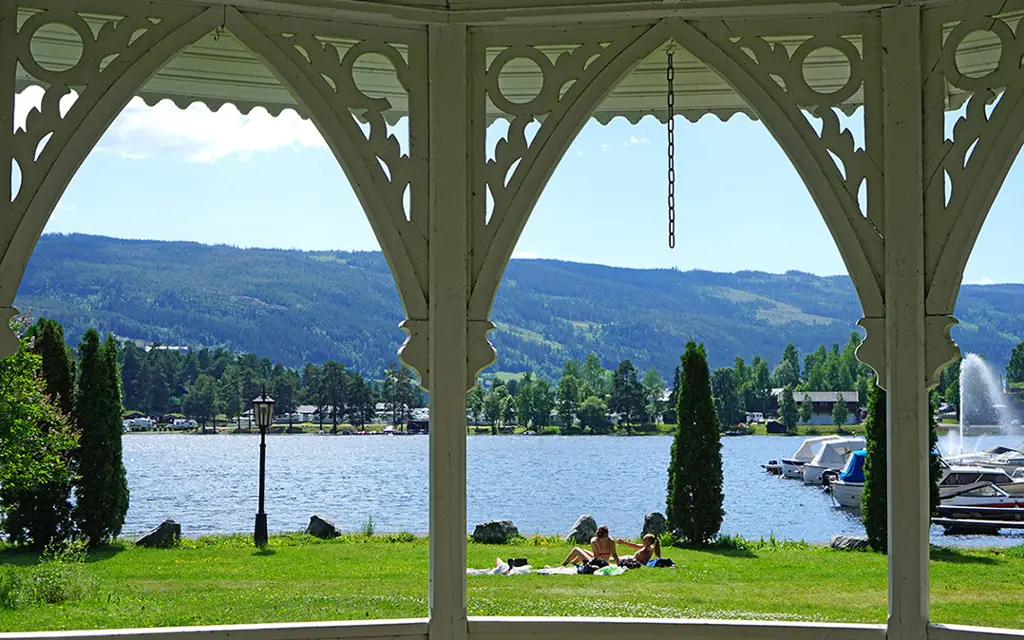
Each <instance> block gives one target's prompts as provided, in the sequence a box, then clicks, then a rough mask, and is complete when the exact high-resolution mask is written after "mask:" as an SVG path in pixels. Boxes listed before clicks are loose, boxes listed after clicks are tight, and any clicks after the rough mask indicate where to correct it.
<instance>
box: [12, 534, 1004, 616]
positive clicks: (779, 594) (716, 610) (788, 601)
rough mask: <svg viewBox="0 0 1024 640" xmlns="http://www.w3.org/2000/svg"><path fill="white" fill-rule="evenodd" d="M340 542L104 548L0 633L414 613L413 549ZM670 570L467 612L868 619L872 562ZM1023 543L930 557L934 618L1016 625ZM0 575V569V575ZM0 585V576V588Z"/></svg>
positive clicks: (770, 551) (878, 593)
mask: <svg viewBox="0 0 1024 640" xmlns="http://www.w3.org/2000/svg"><path fill="white" fill-rule="evenodd" d="M403 540H405V541H402V542H386V541H382V540H381V539H380V538H377V539H366V538H361V537H358V536H350V537H347V538H345V539H341V540H337V541H332V542H329V543H322V542H311V541H310V539H309V538H306V537H304V536H287V537H275V538H273V539H272V541H271V546H270V547H269V549H268V550H267V551H265V552H259V551H256V550H254V549H252V548H251V547H249V546H248V545H247V543H246V540H245V539H244V538H242V537H237V538H230V539H224V538H221V539H215V540H213V541H199V542H196V541H187V542H186V545H185V546H184V547H183V548H179V549H172V550H142V549H133V548H130V547H126V548H111V549H106V550H102V551H98V552H94V553H93V554H92V555H91V556H90V558H89V560H88V561H87V562H86V563H85V565H84V566H82V567H80V569H79V571H80V573H81V574H82V577H83V578H84V580H85V581H86V583H87V584H88V585H89V588H88V592H87V595H86V596H85V597H84V598H82V599H79V600H77V601H73V602H68V603H64V604H60V605H48V604H36V605H32V606H22V607H18V608H14V609H11V608H2V607H0V631H35V630H58V629H86V628H116V627H148V626H172V625H174V626H178V625H199V624H232V623H256V622H295V621H313V620H356V619H367V618H398V617H423V616H425V615H426V613H427V557H428V554H427V551H428V548H427V541H426V540H424V539H411V538H410V537H406V538H403ZM567 551H568V546H567V545H565V544H564V543H559V544H555V543H553V541H552V540H551V539H545V540H539V541H532V542H531V541H526V542H523V543H520V544H518V545H514V546H485V545H476V544H470V545H469V550H468V556H469V565H470V566H473V567H487V566H492V565H493V563H494V560H495V558H496V557H501V558H507V557H510V556H516V557H527V558H528V559H529V560H530V562H531V564H532V565H534V566H543V565H545V564H555V563H557V562H559V561H561V559H562V557H563V556H564V555H565V553H566V552H567ZM665 555H667V556H669V557H671V558H673V559H674V560H675V561H676V563H678V564H679V565H680V566H679V568H678V569H675V570H672V569H646V568H645V569H640V570H637V571H631V572H628V573H626V574H625V575H623V576H618V577H608V578H604V577H594V576H576V575H572V576H539V575H528V576H469V577H468V578H467V580H468V589H469V600H468V602H469V613H470V615H478V616H481V615H482V616H486V615H503V616H505V615H550V616H640V617H685V618H694V617H701V618H758V619H772V620H809V621H835V622H841V621H845V622H873V623H881V622H884V621H885V617H886V584H885V573H886V566H885V557H884V556H882V555H879V554H873V553H850V552H836V551H831V550H828V549H824V548H820V547H810V546H801V545H791V544H790V545H781V546H778V547H770V546H762V545H756V544H754V545H750V546H748V547H747V548H746V549H720V550H711V551H694V550H686V549H677V548H671V549H666V550H665ZM36 560H37V558H36V556H34V555H30V554H25V553H20V552H17V551H13V550H7V551H3V552H0V562H2V563H3V565H5V567H4V568H3V569H4V570H6V571H15V572H18V573H20V574H23V575H28V573H29V572H31V571H33V570H34V568H33V565H34V563H35V562H36ZM1022 572H1024V548H1018V549H1014V550H1012V551H1009V552H1000V551H992V550H978V551H963V552H950V551H944V550H936V551H935V552H933V561H932V585H933V587H932V600H933V601H932V612H933V619H934V620H935V621H937V622H944V623H958V624H974V625H986V626H1001V627H1010V628H1018V629H1019V628H1024V606H1022V605H1024V581H1022V580H1021V578H1020V576H1021V575H1022ZM0 574H2V571H0ZM0 582H2V580H0Z"/></svg>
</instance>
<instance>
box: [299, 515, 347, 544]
mask: <svg viewBox="0 0 1024 640" xmlns="http://www.w3.org/2000/svg"><path fill="white" fill-rule="evenodd" d="M306 533H308V534H309V535H311V536H313V537H314V538H321V539H323V540H330V539H331V538H337V537H338V536H340V535H341V532H340V531H338V528H337V527H335V526H334V523H333V522H331V521H330V520H328V519H327V518H321V517H320V516H318V515H314V516H312V517H311V518H310V519H309V526H307V527H306Z"/></svg>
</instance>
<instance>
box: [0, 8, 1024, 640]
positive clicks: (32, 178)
mask: <svg viewBox="0 0 1024 640" xmlns="http://www.w3.org/2000/svg"><path fill="white" fill-rule="evenodd" d="M1022 14H1024V1H1022V0H888V1H881V0H376V1H371V0H0V136H2V138H0V140H2V144H0V154H2V157H0V164H3V166H5V167H6V166H12V167H15V168H17V173H18V174H19V175H20V184H17V188H16V189H13V188H12V187H14V186H15V184H12V183H11V172H9V171H8V170H6V169H4V170H3V171H0V192H2V193H8V192H13V195H12V198H10V199H7V198H3V199H0V236H2V239H0V247H2V248H3V249H2V250H3V254H2V259H0V308H3V309H4V310H5V312H6V314H7V317H10V316H13V315H14V314H15V313H16V311H15V310H14V309H13V308H12V305H13V302H14V298H15V293H16V291H17V289H18V285H19V283H20V281H21V278H22V275H23V273H24V270H25V266H26V264H27V263H28V260H29V257H30V255H31V253H32V251H33V248H34V246H35V244H36V241H37V239H38V238H39V236H40V234H41V233H42V231H43V228H44V227H45V225H46V222H47V219H48V218H49V216H50V214H51V212H52V211H53V209H54V207H55V206H56V204H57V202H58V200H59V199H60V197H61V194H62V193H63V191H64V189H65V188H66V187H67V185H68V182H69V180H70V179H71V177H72V176H73V175H74V173H75V171H76V169H77V168H78V167H79V165H80V164H81V163H82V161H83V160H84V159H85V157H86V156H87V154H88V153H89V152H90V150H91V149H92V148H93V146H94V145H95V144H96V142H97V140H98V139H99V138H100V137H101V136H102V135H103V133H104V131H105V130H106V129H107V127H108V126H109V125H110V123H111V122H112V120H113V119H114V118H115V117H116V116H117V114H118V113H119V112H120V111H121V109H122V108H124V106H125V105H126V104H127V103H128V101H129V100H130V99H132V97H134V96H141V97H142V98H143V99H144V100H146V101H147V102H149V103H155V102H156V101H159V100H162V99H170V100H173V101H174V102H175V103H176V104H178V105H182V106H184V105H187V104H190V103H192V102H195V101H200V102H204V103H205V104H207V105H209V106H210V107H211V108H217V107H219V106H220V105H222V104H225V103H231V104H234V105H236V106H237V107H238V108H239V109H241V110H242V111H247V110H249V109H251V108H253V107H255V106H261V107H265V108H266V109H268V110H269V111H270V112H271V113H277V112H279V111H281V110H282V109H286V108H287V109H295V110H297V111H298V112H299V113H300V114H302V115H304V116H306V117H308V118H310V119H311V120H312V121H313V122H314V123H315V124H316V126H317V127H318V128H319V130H320V132H321V133H322V134H323V136H324V138H325V139H326V141H327V143H328V144H329V146H330V148H331V149H332V151H333V153H334V155H335V157H336V158H337V160H338V163H339V164H340V165H341V167H342V169H343V170H344V171H345V173H346V174H347V176H348V178H349V180H350V181H351V183H352V186H353V188H354V190H355V192H356V194H357V195H358V197H359V199H360V201H361V203H362V205H363V208H364V210H365V212H366V215H367V217H368V218H369V220H370V223H371V225H372V227H373V230H374V232H375V233H376V236H377V238H378V240H379V241H380V245H381V247H382V248H383V251H384V254H385V256H386V257H387V260H388V263H389V265H390V267H391V270H392V273H393V274H394V277H395V281H396V283H397V286H398V290H399V292H400V295H401V298H402V302H403V304H404V307H405V312H406V318H407V319H406V320H405V322H404V323H403V327H404V328H405V330H406V331H407V332H408V339H407V341H406V343H405V345H404V346H403V347H402V351H401V356H402V359H403V360H404V361H405V362H406V363H407V364H409V365H410V366H412V367H414V368H415V369H416V370H417V371H419V373H420V375H421V376H422V380H423V383H424V386H425V387H427V388H429V390H430V392H431V393H430V401H431V406H430V412H431V416H432V417H433V424H432V428H431V431H430V598H429V618H428V619H424V620H408V621H389V622H380V623H364V622H357V623H321V624H299V625H257V626H252V627H225V628H206V629H202V628H199V629H194V630H176V631H167V632H164V631H159V632H158V631H148V632H145V633H143V632H124V635H138V636H142V635H145V636H146V637H148V638H156V637H158V636H168V637H170V636H175V637H177V636H188V637H195V638H199V637H204V638H205V637H210V638H229V637H231V638H254V639H255V638H259V639H261V640H269V639H272V638H289V639H296V640H297V639H302V638H342V637H382V636H387V637H396V638H414V637H415V638H425V637H427V636H429V637H430V638H431V640H440V639H442V638H444V639H447V638H456V639H464V638H466V637H467V636H472V637H474V638H493V639H495V640H497V639H498V638H502V639H513V638H528V637H529V638H536V637H552V638H554V637H563V636H564V637H595V636H596V637H612V636H624V637H683V638H694V639H696V638H701V639H705V638H707V639H711V638H714V639H723V640H724V639H725V638H734V637H736V638H743V637H750V638H758V639H761V640H776V639H777V640H811V639H818V638H831V639H833V640H881V639H882V638H883V636H887V637H888V638H890V639H891V640H925V639H926V638H929V639H930V640H955V639H956V638H970V637H974V638H982V637H985V638H995V637H1005V638H1011V637H1013V638H1018V639H1019V638H1021V637H1022V636H1024V634H1021V633H1020V632H1012V631H1005V630H1002V631H1001V630H992V629H977V628H973V629H972V628H964V627H959V628H958V627H946V626H939V625H934V624H930V621H929V590H928V584H929V583H928V513H927V506H926V502H927V494H928V490H927V461H928V436H927V425H928V413H929V409H928V397H927V391H928V388H929V387H930V386H931V385H933V384H934V383H935V382H936V377H937V372H938V371H939V369H940V368H941V367H942V366H943V365H945V364H946V363H947V362H949V361H950V360H952V359H953V358H955V357H956V356H957V354H958V349H957V347H956V345H955V344H954V343H953V342H952V341H951V340H950V336H949V330H950V327H951V326H953V325H954V324H955V323H956V320H955V319H954V318H953V317H952V315H951V314H952V312H953V308H954V303H955V302H956V298H957V293H958V291H959V287H960V281H961V277H962V274H963V270H964V266H965V264H966V262H967V259H968V256H969V255H970V252H971V249H972V247H973V245H974V242H975V239H976V237H977V235H978V232H979V230H980V228H981V225H982V224H983V222H984V220H985V216H986V214H987V212H988V210H989V207H990V205H991V204H992V201H993V199H994V198H995V196H996V194H997V193H998V191H999V188H1000V186H1001V184H1002V181H1003V179H1004V178H1005V176H1006V174H1007V171H1008V170H1009V167H1010V165H1011V163H1012V162H1013V160H1014V158H1015V156H1016V154H1017V152H1018V150H1019V149H1020V147H1021V145H1022V142H1024V68H1022V64H1021V62H1022V54H1024V24H1022V23H1020V16H1021V15H1022ZM670 47H671V48H672V49H673V51H674V60H675V69H676V78H675V110H676V112H677V113H679V114H681V115H683V116H685V117H687V118H690V119H696V118H698V117H700V116H702V115H704V114H706V113H713V114H716V115H718V116H720V117H722V118H726V117H729V116H730V115H732V114H734V113H736V112H744V113H747V114H749V115H751V116H753V117H757V118H759V119H760V120H761V121H762V122H763V123H764V125H765V126H766V127H767V128H768V129H769V131H770V132H771V133H772V134H773V136H774V137H775V139H776V140H777V141H778V143H779V144H780V145H781V147H782V148H783V149H784V150H785V152H786V153H787V155H788V156H789V158H790V159H791V161H792V162H793V164H794V166H795V167H796V169H797V171H798V172H799V174H800V176H801V177H802V179H803V180H804V182H805V184H806V185H807V188H808V190H809V191H810V193H811V195H812V196H813V199H814V201H815V202H816V204H817V206H818V208H819V210H820V212H821V215H822V217H823V218H824V220H825V223H826V224H827V225H828V228H829V230H830V231H831V233H832V236H833V238H834V239H835V241H836V244H837V245H838V247H839V250H840V252H841V254H842V256H843V259H844V260H845V263H846V266H847V269H848V270H849V273H850V275H851V277H852V278H853V282H854V284H855V286H856V289H857V292H858V294H859V296H860V301H861V305H862V308H863V315H864V317H863V319H862V320H861V321H860V324H861V326H862V327H863V328H864V329H865V330H866V332H867V339H866V341H865V343H864V344H863V346H862V347H861V349H860V351H859V353H858V356H859V357H860V359H861V360H862V361H864V362H865V363H867V364H869V365H870V366H871V367H872V368H873V369H874V370H875V371H876V372H877V373H878V377H879V380H880V382H881V384H882V385H883V386H884V387H886V389H887V390H888V396H887V397H888V411H889V430H890V434H889V453H890V469H889V482H890V486H891V487H893V488H894V489H897V490H893V491H890V493H889V495H890V498H891V499H890V505H889V519H890V527H889V536H890V537H889V555H888V559H889V620H888V624H887V625H885V626H882V625H826V624H798V623H769V622H756V621H750V622H721V621H715V622H711V621H665V620H656V621H643V622H641V621H635V620H625V621H609V620H585V619H494V618H482V619H476V618H473V619H468V618H467V614H466V583H465V567H466V490H465V487H466V440H465V438H466V436H465V434H466V411H465V393H466V391H467V389H469V388H470V387H471V386H472V384H473V381H474V379H475V376H476V373H477V372H478V371H479V370H480V369H482V368H483V367H485V366H487V365H488V364H490V363H491V362H492V361H493V360H494V357H495V353H494V350H493V348H492V347H491V345H490V343H489V342H488V340H487V333H488V331H489V330H490V329H492V328H493V325H492V323H491V322H490V320H489V315H490V309H491V304H492V302H493V300H494V296H495V292H496V290H497V287H498V283H499V280H500V279H501V276H502V273H503V271H504V269H505V266H506V264H507V263H508V260H509V257H510V256H511V253H512V249H513V247H514V245H515V243H516V240H517V239H518V237H519V235H520V233H521V231H522V229H523V227H524V225H525V224H526V222H527V220H528V218H529V215H530V211H531V209H532V207H533V205H534V203H535V202H536V201H537V198H538V196H539V194H540V193H541V191H542V189H543V188H544V185H545V184H546V182H547V180H548V179H549V177H550V176H551V173H552V171H553V170H554V168H555V166H556V165H557V164H558V162H559V160H560V158H561V157H562V155H563V154H564V153H565V151H566V149H567V148H568V146H569V145H570V143H571V142H572V140H573V138H574V137H575V136H576V134H577V133H578V132H579V131H580V129H581V128H582V127H583V126H584V124H585V123H586V122H587V121H588V119H589V118H596V119H598V120H599V121H601V122H606V121H608V120H610V119H611V118H614V117H616V116H624V117H626V118H628V119H629V120H631V121H636V120H637V119H638V118H640V117H642V116H643V115H645V114H654V115H656V116H659V117H661V118H663V119H664V118H665V117H666V91H667V90H666V78H665V75H666V62H667V50H668V49H669V48H670ZM27 85H39V86H41V87H43V88H44V89H45V97H44V98H43V101H42V107H41V110H39V111H37V112H33V113H31V114H30V115H29V117H28V120H27V125H26V128H25V129H20V130H18V131H14V127H13V122H12V120H13V112H14V99H15V94H16V93H17V92H19V91H21V90H22V89H23V88H24V87H26V86H27ZM71 90H73V91H75V92H77V95H78V97H77V100H76V101H75V102H74V104H73V106H71V107H70V109H68V110H67V112H66V113H64V110H63V109H62V106H61V98H62V97H63V96H65V95H66V94H67V93H68V92H69V91H71ZM965 104H966V110H965V112H964V113H965V116H964V117H963V118H962V119H960V120H959V122H958V123H957V124H956V126H955V127H954V128H953V130H952V132H947V130H946V128H945V126H944V117H945V113H946V111H948V110H953V109H960V108H961V107H963V106H964V105H965ZM839 112H843V113H846V114H854V113H856V114H858V116H862V117H863V120H864V132H865V135H864V144H863V145H858V144H856V143H855V141H854V137H853V136H852V135H851V133H850V132H849V131H847V130H846V129H844V128H843V126H842V125H841V122H842V121H843V120H841V119H840V117H839V116H838V113H839ZM401 118H408V130H409V140H408V145H407V146H406V147H405V148H403V146H402V145H400V144H399V142H398V141H397V140H396V139H394V138H393V137H389V133H388V127H389V125H390V124H392V123H394V122H396V121H397V120H398V119H401ZM498 118H502V119H505V120H507V121H508V122H509V129H508V133H507V134H506V136H505V137H504V139H503V140H502V141H501V142H499V143H498V145H497V147H496V148H495V149H494V150H492V151H490V152H489V150H488V149H486V144H487V138H486V135H485V134H486V128H487V125H488V124H489V123H490V122H492V121H493V120H495V119H498ZM531 124H532V125H533V126H532V127H530V128H529V129H528V128H527V126H528V125H531ZM538 125H539V126H538ZM534 129H536V131H534ZM17 182H18V181H16V183H17ZM110 192H111V196H112V197H117V189H116V186H115V187H113V188H112V189H111V191H110ZM407 194H408V197H407V198H406V195H407ZM488 194H489V195H490V198H491V200H492V201H493V209H492V210H491V211H488V206H487V195H488ZM406 202H408V203H406ZM16 348H17V343H16V341H15V338H14V336H13V334H11V333H10V332H8V331H6V329H4V330H2V331H0V355H5V354H8V353H12V352H13V351H14V350H15V349H16ZM752 597H756V594H753V595H752ZM54 635H59V636H74V635H76V634H75V633H59V634H54ZM78 635H85V634H78ZM89 635H91V636H93V637H103V636H107V635H112V634H107V633H105V632H100V633H92V634H89ZM118 635H119V636H120V635H122V634H120V633H119V634H118Z"/></svg>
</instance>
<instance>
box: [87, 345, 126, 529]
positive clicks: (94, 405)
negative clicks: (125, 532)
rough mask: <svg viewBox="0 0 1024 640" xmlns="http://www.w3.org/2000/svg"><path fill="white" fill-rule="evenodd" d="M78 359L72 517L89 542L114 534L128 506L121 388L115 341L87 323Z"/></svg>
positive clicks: (122, 521) (120, 525)
mask: <svg viewBox="0 0 1024 640" xmlns="http://www.w3.org/2000/svg"><path fill="white" fill-rule="evenodd" d="M79 354H80V362H81V365H80V367H79V376H78V395H77V397H76V399H75V413H76V418H77V422H78V430H79V432H80V434H81V435H80V441H79V442H80V445H79V450H78V470H79V476H80V477H79V481H78V490H77V492H76V494H75V497H76V504H75V511H74V515H75V522H76V524H77V526H78V530H79V531H80V532H81V533H82V535H83V536H85V538H86V539H87V540H88V541H89V543H90V544H91V545H93V546H95V545H98V544H100V543H102V542H105V541H107V540H109V539H111V538H113V537H115V536H117V534H119V533H120V532H121V527H122V526H123V525H124V518H125V515H126V514H127V512H128V480H127V476H126V473H125V469H124V463H123V461H122V459H121V433H122V430H123V429H122V426H121V388H120V376H119V374H118V370H117V345H116V343H115V342H114V340H113V338H107V341H106V343H104V344H103V345H100V337H99V334H98V333H97V332H96V331H95V330H94V329H90V330H88V331H86V332H85V335H83V336H82V342H81V344H80V345H79Z"/></svg>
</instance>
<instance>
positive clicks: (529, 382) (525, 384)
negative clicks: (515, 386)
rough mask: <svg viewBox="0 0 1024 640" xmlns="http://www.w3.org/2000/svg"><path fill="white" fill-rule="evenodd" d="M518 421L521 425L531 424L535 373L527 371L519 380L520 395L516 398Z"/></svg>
mask: <svg viewBox="0 0 1024 640" xmlns="http://www.w3.org/2000/svg"><path fill="white" fill-rule="evenodd" d="M515 411H516V422H518V423H519V425H520V426H523V427H528V426H530V420H531V419H532V418H533V374H532V373H529V372H527V373H525V374H524V375H523V378H522V380H520V382H519V395H517V396H516V398H515Z"/></svg>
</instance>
